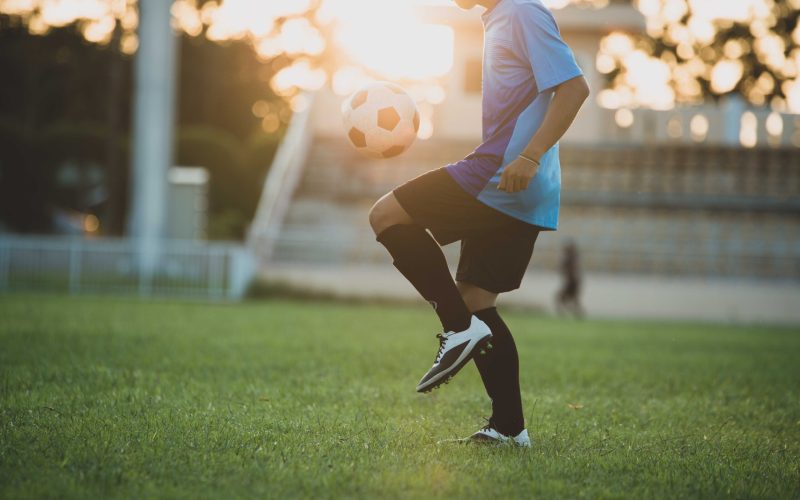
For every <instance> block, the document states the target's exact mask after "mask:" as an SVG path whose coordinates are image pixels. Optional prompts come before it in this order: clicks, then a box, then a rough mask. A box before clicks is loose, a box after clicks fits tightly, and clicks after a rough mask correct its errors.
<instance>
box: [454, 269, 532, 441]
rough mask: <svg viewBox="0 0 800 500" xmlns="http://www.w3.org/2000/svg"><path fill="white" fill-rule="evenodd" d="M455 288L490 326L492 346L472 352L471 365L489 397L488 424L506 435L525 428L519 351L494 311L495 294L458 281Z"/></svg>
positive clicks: (471, 308)
mask: <svg viewBox="0 0 800 500" xmlns="http://www.w3.org/2000/svg"><path fill="white" fill-rule="evenodd" d="M458 289H459V291H460V292H461V295H462V296H463V297H464V302H466V304H467V306H468V308H469V310H470V311H472V312H473V313H474V314H475V316H477V317H478V318H479V319H480V320H481V321H483V322H484V323H486V324H487V325H488V326H489V328H490V329H491V330H492V341H491V343H492V348H491V349H489V350H487V351H486V353H485V354H483V355H478V356H475V358H474V359H475V365H476V366H477V367H478V372H479V373H480V375H481V380H483V385H484V387H485V388H486V393H487V394H488V395H489V398H491V400H492V417H491V418H490V420H489V423H490V425H491V426H492V427H493V428H494V429H496V430H497V431H499V432H501V433H502V434H505V435H507V436H516V435H517V434H519V433H520V432H522V430H523V429H524V428H525V418H524V416H523V412H522V396H521V394H520V386H519V355H518V353H517V346H516V343H515V342H514V337H512V335H511V331H510V330H509V329H508V326H507V325H506V324H505V322H504V321H503V319H502V318H501V317H500V315H499V314H498V313H497V308H496V306H495V303H496V300H497V295H498V294H496V293H493V292H489V291H487V290H484V289H482V288H479V287H477V286H475V285H472V284H470V283H465V282H461V281H459V282H458Z"/></svg>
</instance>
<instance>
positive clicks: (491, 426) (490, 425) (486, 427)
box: [481, 417, 500, 432]
mask: <svg viewBox="0 0 800 500" xmlns="http://www.w3.org/2000/svg"><path fill="white" fill-rule="evenodd" d="M481 418H483V419H484V420H485V421H486V425H484V426H483V427H481V430H482V431H497V427H495V425H494V422H492V419H491V418H486V417H481ZM497 432H500V431H497Z"/></svg>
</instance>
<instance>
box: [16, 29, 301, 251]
mask: <svg viewBox="0 0 800 500" xmlns="http://www.w3.org/2000/svg"><path fill="white" fill-rule="evenodd" d="M83 30H84V28H83V26H82V25H81V23H80V22H74V23H71V24H67V25H66V26H63V27H51V28H49V29H48V30H47V34H46V35H45V36H39V35H36V34H32V33H31V32H30V26H27V25H25V23H23V22H22V19H21V18H19V17H15V16H7V15H5V16H4V15H0V47H2V48H3V50H0V68H2V71H3V75H4V76H3V78H0V129H1V130H2V134H0V181H2V182H0V223H2V225H4V226H6V227H8V228H9V229H11V230H14V231H21V232H47V231H49V230H51V229H52V228H51V220H52V213H53V210H54V209H64V210H76V211H86V210H92V211H94V212H95V213H97V215H99V216H100V218H101V228H102V232H103V233H104V234H109V235H117V234H121V233H122V231H123V229H124V228H123V221H124V220H126V217H125V211H126V207H127V197H128V196H127V195H128V188H129V179H128V168H129V166H128V162H129V159H128V154H127V149H126V148H127V142H128V137H129V133H130V121H131V116H130V113H131V98H132V95H131V92H132V89H131V72H132V64H131V62H132V60H131V58H130V56H129V55H127V54H126V51H125V50H123V43H124V42H123V39H124V37H125V36H126V35H125V30H124V29H123V27H122V23H121V22H118V23H117V25H116V28H114V29H113V31H112V33H111V35H110V38H109V40H108V41H107V42H106V43H105V44H102V43H87V41H86V38H85V32H84V31H83ZM181 44H182V55H181V57H180V59H179V60H180V69H179V71H180V79H179V89H178V94H179V96H180V97H179V104H178V105H179V109H178V113H177V121H178V133H177V134H176V135H177V139H176V140H177V143H178V144H177V148H176V162H177V163H182V164H191V165H196V166H204V167H207V168H208V169H209V170H210V171H211V174H212V175H211V186H210V191H211V196H212V203H211V206H210V209H211V213H210V214H209V217H210V219H211V220H212V221H213V220H214V219H215V217H220V216H221V214H223V213H224V214H225V217H226V218H227V219H228V220H231V219H236V220H237V221H239V222H238V223H237V224H238V226H236V228H237V229H236V230H235V231H233V232H231V231H228V232H225V233H222V232H212V234H211V236H214V237H221V238H222V237H225V238H228V237H234V236H235V237H241V236H242V235H243V227H244V226H245V225H246V222H247V220H249V217H251V216H252V213H253V212H254V211H255V205H256V203H257V202H258V195H259V193H260V190H259V188H260V186H261V184H262V182H263V178H264V175H265V173H266V170H267V168H268V166H269V164H270V161H271V158H272V155H273V154H274V150H275V148H276V147H277V138H278V137H279V136H280V135H281V133H282V130H283V128H284V126H285V123H286V122H287V121H288V119H289V117H290V110H289V108H288V104H287V103H286V102H285V101H284V100H283V99H282V98H281V97H279V96H277V95H276V94H275V93H274V92H273V91H272V90H271V88H270V86H269V83H268V82H269V80H270V79H271V77H272V75H273V74H274V71H275V69H274V68H279V67H280V64H286V62H285V61H284V62H281V63H280V64H278V65H276V66H273V65H272V63H273V62H274V61H273V60H264V59H263V58H260V57H258V55H257V54H256V52H255V51H254V50H253V46H252V44H251V43H249V42H247V41H244V40H236V41H231V42H225V43H219V42H213V41H210V40H208V39H207V38H205V37H194V36H190V35H188V34H185V35H184V36H183V37H182V40H181ZM283 59H286V58H283ZM70 128H73V129H74V133H68V132H69V129H70ZM54 130H57V131H58V133H54V132H53V131H54ZM182 130H186V132H185V133H184V132H182ZM198 130H202V131H203V132H202V137H199V138H198V136H197V134H198ZM84 132H85V133H84ZM87 134H88V135H87ZM187 137H188V138H189V139H188V140H187ZM254 137H256V138H258V140H257V141H253V138H254ZM53 141H55V142H56V143H57V144H56V145H55V146H54V145H53ZM219 144H225V146H224V147H219ZM214 145H217V147H215V146H214ZM265 145H268V147H266V149H265ZM248 147H253V148H255V149H256V150H257V151H259V153H260V157H259V160H258V161H252V160H251V158H252V157H253V156H254V155H253V154H251V152H250V151H249V150H248ZM211 150H213V151H214V154H210V153H209V151H211ZM220 151H223V152H224V153H225V154H224V155H222V154H220ZM98 166H99V167H100V168H101V170H102V182H103V186H102V187H103V189H102V190H99V191H98V189H97V186H95V185H93V184H92V183H81V182H78V183H75V182H68V183H67V184H66V185H65V184H63V183H60V182H59V181H58V179H59V172H60V171H61V170H62V169H66V170H69V171H75V170H77V171H78V173H77V174H75V175H77V178H79V179H89V178H92V179H96V178H97V175H96V171H97V168H98ZM92 172H94V173H92ZM75 175H73V174H70V175H67V176H66V177H67V178H72V177H74V176H75ZM90 192H91V193H90ZM100 192H102V193H104V196H105V199H104V200H102V202H98V200H97V194H98V193H100ZM89 199H91V200H92V202H91V203H88V201H87V200H89ZM233 226H234V225H231V224H227V226H226V227H233Z"/></svg>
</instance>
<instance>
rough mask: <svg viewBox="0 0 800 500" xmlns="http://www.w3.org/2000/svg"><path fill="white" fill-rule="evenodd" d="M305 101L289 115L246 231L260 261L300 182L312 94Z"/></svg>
mask: <svg viewBox="0 0 800 500" xmlns="http://www.w3.org/2000/svg"><path fill="white" fill-rule="evenodd" d="M306 98H307V99H308V100H309V105H308V106H307V108H306V109H305V110H303V111H298V112H296V113H295V114H294V116H293V117H292V121H291V123H290V124H289V128H288V130H287V131H286V135H285V136H284V138H283V141H281V145H280V147H279V148H278V151H277V152H276V153H275V159H274V160H273V161H272V165H271V166H270V169H269V172H268V173H267V177H266V179H265V180H264V188H263V189H262V192H261V198H260V200H259V202H258V207H257V208H256V213H255V217H254V218H253V222H252V223H251V225H250V228H249V230H248V234H247V246H248V248H250V250H251V251H252V252H253V255H255V256H256V258H257V259H258V260H259V261H260V262H262V263H263V262H267V261H269V259H270V258H271V256H272V252H273V249H274V247H275V242H276V241H277V238H278V236H279V234H280V231H281V226H282V225H283V219H284V218H285V217H286V214H287V212H288V211H289V205H290V204H291V201H292V197H293V196H294V192H295V189H296V188H297V186H298V184H299V183H300V177H301V173H302V171H303V167H304V166H305V163H306V158H307V156H308V151H309V148H310V145H311V138H312V137H311V135H312V134H311V127H310V126H309V122H310V118H311V114H312V109H313V107H314V99H315V95H314V94H306Z"/></svg>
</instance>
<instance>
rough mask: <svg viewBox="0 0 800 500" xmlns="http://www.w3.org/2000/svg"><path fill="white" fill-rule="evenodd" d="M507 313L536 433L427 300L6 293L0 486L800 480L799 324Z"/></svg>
mask: <svg viewBox="0 0 800 500" xmlns="http://www.w3.org/2000/svg"><path fill="white" fill-rule="evenodd" d="M312 311H313V314H311V312H312ZM507 318H508V323H509V325H510V326H511V328H512V330H513V331H514V333H515V335H516V338H517V342H518V346H519V350H520V355H521V360H522V366H521V377H522V387H523V402H524V405H525V413H526V419H527V425H528V428H529V430H530V431H531V434H532V436H533V438H534V440H535V446H534V447H533V448H532V449H531V450H528V451H524V450H514V449H500V448H481V447H470V446H458V445H437V444H436V442H437V440H440V439H447V438H454V437H460V436H464V435H467V434H469V433H471V432H472V431H474V430H476V429H477V428H478V427H480V426H481V425H483V422H482V420H481V416H488V413H487V412H488V410H489V406H490V405H489V401H488V399H487V398H486V396H485V395H484V392H483V388H482V386H481V383H480V379H479V377H478V375H477V371H476V370H474V368H472V367H471V366H470V367H468V368H467V369H466V370H464V372H463V373H462V374H460V375H459V377H458V378H457V380H455V381H454V383H452V384H450V385H448V386H446V388H445V389H443V390H442V391H438V392H437V393H436V394H434V395H427V396H423V395H419V394H416V393H415V392H414V384H415V382H416V381H417V378H418V376H419V375H420V374H421V373H422V372H424V370H425V369H426V368H427V367H428V362H429V361H430V359H429V356H430V357H431V358H432V357H433V353H434V351H435V339H434V338H433V332H434V331H435V330H436V328H435V327H436V325H435V324H434V321H435V320H434V318H433V317H432V315H430V313H429V311H427V310H422V309H420V308H414V309H411V308H404V307H388V306H377V305H371V306H365V305H360V306H356V305H344V304H334V303H318V302H292V301H274V302H267V303H263V304H254V303H250V304H248V303H245V304H235V305H232V304H216V305H209V304H205V303H203V304H200V303H197V304H186V303H176V302H162V303H152V302H139V301H133V300H123V299H100V300H98V299H96V298H94V299H91V298H86V297H48V296H35V297H33V296H25V295H13V296H7V297H4V298H3V299H2V300H0V345H2V346H3V347H2V349H0V497H2V498H15V497H30V498H43V497H56V496H57V497H82V498H114V497H133V498H136V497H144V496H147V497H222V496H225V497H275V498H284V497H305V498H309V497H373V498H375V497H381V498H383V497H407V496H409V497H425V498H431V497H448V498H461V497H494V498H505V497H531V496H541V497H544V498H552V497H579V496H585V497H631V498H652V497H671V498H676V497H705V498H709V497H721V496H724V497H771V498H779V497H780V498H796V497H798V495H800V482H799V480H800V476H799V474H800V400H798V391H797V381H798V380H800V365H798V363H797V353H798V349H799V348H800V337H798V335H797V331H796V330H794V331H793V330H790V329H782V328H767V327H741V326H709V325H699V324H687V323H656V322H625V323H622V322H611V321H597V320H595V321H586V322H563V321H557V320H555V319H550V318H544V317H537V316H531V315H525V314H522V313H509V314H508V315H507Z"/></svg>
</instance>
